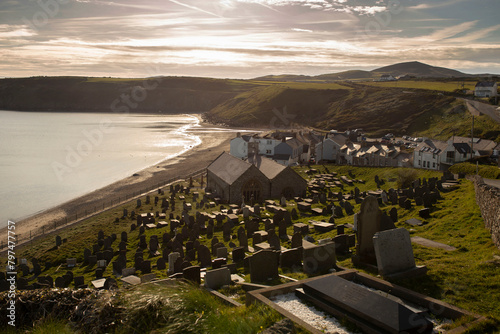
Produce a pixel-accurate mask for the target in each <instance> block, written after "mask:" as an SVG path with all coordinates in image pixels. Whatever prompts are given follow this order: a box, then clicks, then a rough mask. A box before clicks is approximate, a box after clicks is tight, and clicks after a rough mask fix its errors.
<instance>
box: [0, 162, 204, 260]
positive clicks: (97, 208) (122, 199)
mask: <svg viewBox="0 0 500 334" xmlns="http://www.w3.org/2000/svg"><path fill="white" fill-rule="evenodd" d="M205 172H206V168H203V169H200V170H197V171H195V172H193V173H190V174H187V175H185V176H184V177H175V178H171V179H169V180H167V181H165V182H163V183H157V184H156V185H153V186H151V187H148V188H145V189H142V190H139V191H134V192H132V193H131V194H128V195H126V196H119V197H118V198H114V199H112V200H111V201H103V202H102V205H94V207H93V208H90V209H86V210H83V211H81V212H77V213H74V214H71V215H67V216H66V217H65V218H64V219H60V220H57V221H54V222H52V223H50V224H47V225H45V226H42V227H40V228H38V229H35V230H30V231H29V233H24V234H16V245H20V244H21V243H23V242H27V241H31V240H33V239H35V238H37V237H40V236H43V235H45V234H48V233H51V232H53V231H55V230H57V229H58V228H62V227H64V226H67V225H70V224H72V223H75V222H77V221H80V220H83V219H86V218H89V217H91V216H93V215H95V214H98V213H101V212H103V211H106V210H109V209H112V208H114V207H117V206H119V205H121V204H124V203H126V202H128V201H130V200H132V199H134V198H137V197H141V196H144V195H146V194H148V193H151V192H152V191H155V190H157V189H160V188H162V187H165V186H168V185H169V184H171V183H173V182H175V181H178V180H181V179H188V178H190V177H195V176H200V175H202V174H204V173H205ZM6 248H7V242H5V241H3V240H2V241H1V242H0V251H4V250H5V249H6Z"/></svg>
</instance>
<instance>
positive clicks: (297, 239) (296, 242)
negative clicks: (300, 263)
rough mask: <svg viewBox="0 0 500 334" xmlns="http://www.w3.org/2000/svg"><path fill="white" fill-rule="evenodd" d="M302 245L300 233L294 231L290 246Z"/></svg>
mask: <svg viewBox="0 0 500 334" xmlns="http://www.w3.org/2000/svg"><path fill="white" fill-rule="evenodd" d="M299 247H302V233H299V232H297V233H294V234H293V236H292V248H299Z"/></svg>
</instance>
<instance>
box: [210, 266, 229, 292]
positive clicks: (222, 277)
mask: <svg viewBox="0 0 500 334" xmlns="http://www.w3.org/2000/svg"><path fill="white" fill-rule="evenodd" d="M229 284H231V270H229V268H219V269H213V270H208V271H207V272H206V273H205V286H206V287H207V288H209V289H214V290H217V289H219V288H221V287H222V286H224V285H229Z"/></svg>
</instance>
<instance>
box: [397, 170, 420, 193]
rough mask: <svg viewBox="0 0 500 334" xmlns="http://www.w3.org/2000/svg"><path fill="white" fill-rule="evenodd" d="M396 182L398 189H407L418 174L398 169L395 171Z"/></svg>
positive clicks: (413, 171) (414, 171)
mask: <svg viewBox="0 0 500 334" xmlns="http://www.w3.org/2000/svg"><path fill="white" fill-rule="evenodd" d="M395 174H396V182H397V185H398V187H399V188H408V187H410V186H411V183H412V182H413V181H415V180H416V179H417V178H418V172H417V171H416V170H415V169H412V168H398V169H396V170H395Z"/></svg>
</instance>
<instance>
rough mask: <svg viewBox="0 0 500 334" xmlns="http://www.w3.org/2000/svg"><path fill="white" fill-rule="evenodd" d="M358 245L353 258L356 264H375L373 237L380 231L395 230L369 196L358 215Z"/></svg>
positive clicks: (374, 200) (389, 220)
mask: <svg viewBox="0 0 500 334" xmlns="http://www.w3.org/2000/svg"><path fill="white" fill-rule="evenodd" d="M356 225H357V227H356V228H357V231H356V238H357V242H358V243H357V245H356V255H355V256H354V257H353V262H354V264H358V263H367V264H375V263H376V259H375V250H374V248H373V235H374V234H375V233H377V232H380V231H385V230H389V229H393V228H395V226H394V223H393V222H392V221H391V219H389V217H387V216H385V215H384V214H382V211H380V209H379V207H378V201H377V199H376V198H375V197H373V196H368V197H366V198H365V199H364V200H363V203H361V209H360V212H359V214H357V221H356Z"/></svg>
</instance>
